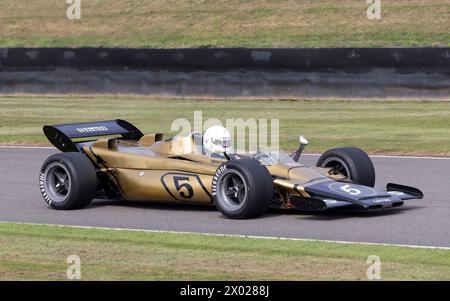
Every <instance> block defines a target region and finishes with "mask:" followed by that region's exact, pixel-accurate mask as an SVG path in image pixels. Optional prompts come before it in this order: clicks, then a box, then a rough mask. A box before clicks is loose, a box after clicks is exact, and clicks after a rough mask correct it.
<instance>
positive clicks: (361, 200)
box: [294, 181, 423, 210]
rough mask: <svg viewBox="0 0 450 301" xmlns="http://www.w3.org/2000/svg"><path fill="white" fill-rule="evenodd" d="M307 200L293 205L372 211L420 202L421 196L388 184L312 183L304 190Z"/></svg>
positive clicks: (298, 201) (404, 188)
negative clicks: (374, 185) (410, 202)
mask: <svg viewBox="0 0 450 301" xmlns="http://www.w3.org/2000/svg"><path fill="white" fill-rule="evenodd" d="M304 191H305V192H306V193H308V194H309V195H310V196H311V197H310V198H302V199H299V200H296V201H295V202H294V205H295V206H296V207H298V208H300V209H303V210H327V209H333V208H340V207H347V208H348V209H350V208H352V209H362V210H375V209H385V208H393V207H399V206H402V205H403V202H404V201H405V200H410V199H422V198H423V193H422V192H421V191H420V190H419V189H417V188H413V187H409V186H404V185H399V184H393V183H389V184H388V185H387V186H386V188H385V189H377V188H372V187H367V186H362V185H356V184H351V183H343V182H337V181H330V182H323V183H318V184H312V185H309V186H306V187H304Z"/></svg>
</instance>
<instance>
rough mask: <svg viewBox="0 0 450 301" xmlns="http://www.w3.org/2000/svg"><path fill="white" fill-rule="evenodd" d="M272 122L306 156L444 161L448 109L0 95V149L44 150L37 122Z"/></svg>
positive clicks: (147, 126)
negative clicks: (361, 153) (353, 151)
mask: <svg viewBox="0 0 450 301" xmlns="http://www.w3.org/2000/svg"><path fill="white" fill-rule="evenodd" d="M198 110H201V111H203V121H205V120H206V119H208V118H219V119H220V120H221V121H222V122H224V123H225V121H226V119H230V118H232V119H237V118H242V119H249V118H254V119H269V120H270V119H272V118H276V119H279V122H280V130H279V132H280V146H281V148H283V149H286V150H293V149H295V148H296V146H297V143H298V142H297V141H298V140H297V137H298V135H299V134H304V135H305V136H306V137H307V138H308V139H309V140H310V145H309V146H308V147H307V151H309V152H320V151H324V150H326V149H329V148H332V147H337V146H350V145H353V146H358V147H361V148H363V149H365V150H366V151H368V152H370V153H383V154H415V155H446V156H448V155H450V139H449V135H448V133H449V132H450V103H448V102H439V101H436V102H434V101H423V102H420V101H414V102H409V101H331V100H330V101H278V100H226V101H220V100H173V99H151V98H145V97H125V96H123V97H112V96H111V97H108V96H98V97H21V96H17V97H0V120H1V122H0V143H2V144H45V143H48V142H47V140H46V138H45V136H44V135H43V133H42V126H43V125H45V124H59V123H70V122H82V121H93V120H105V119H116V118H121V119H126V120H128V121H130V122H132V123H133V124H136V125H137V126H138V127H139V128H141V129H142V130H143V131H144V132H154V131H158V132H163V133H166V134H167V136H170V135H174V134H176V132H174V131H170V127H171V123H172V121H173V120H174V119H176V118H187V119H189V120H190V121H192V120H193V116H194V111H198Z"/></svg>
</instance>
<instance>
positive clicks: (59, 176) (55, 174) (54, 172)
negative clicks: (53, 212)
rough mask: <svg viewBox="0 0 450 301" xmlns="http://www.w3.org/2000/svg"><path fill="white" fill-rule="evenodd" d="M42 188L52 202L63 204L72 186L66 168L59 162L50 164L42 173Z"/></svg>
mask: <svg viewBox="0 0 450 301" xmlns="http://www.w3.org/2000/svg"><path fill="white" fill-rule="evenodd" d="M44 186H45V191H46V193H47V195H48V196H49V197H50V199H51V200H52V202H55V203H61V202H64V201H65V200H66V198H67V196H68V195H69V193H70V188H71V186H72V183H71V180H70V175H69V172H68V170H67V168H66V167H65V166H64V165H63V164H61V163H59V162H55V163H52V164H50V165H49V166H48V167H47V168H46V169H45V172H44Z"/></svg>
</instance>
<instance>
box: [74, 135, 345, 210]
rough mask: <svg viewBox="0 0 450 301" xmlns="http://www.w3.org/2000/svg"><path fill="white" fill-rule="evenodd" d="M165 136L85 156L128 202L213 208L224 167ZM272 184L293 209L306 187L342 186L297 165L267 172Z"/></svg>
mask: <svg viewBox="0 0 450 301" xmlns="http://www.w3.org/2000/svg"><path fill="white" fill-rule="evenodd" d="M162 138H163V137H162V134H147V135H144V136H143V137H142V138H141V139H140V140H139V141H126V140H120V139H100V140H98V141H96V142H95V143H94V144H92V145H85V146H84V147H83V151H84V152H85V153H86V154H87V155H88V157H89V158H90V159H91V160H92V161H93V162H94V163H95V164H96V165H97V166H98V168H99V169H100V170H101V171H102V172H104V173H105V174H106V175H108V178H109V179H110V181H112V182H113V183H114V184H115V186H116V187H117V189H118V190H119V192H120V194H121V195H122V196H123V197H124V198H125V199H128V200H132V201H146V202H152V201H154V202H161V201H163V202H173V203H191V204H212V202H213V200H212V196H211V185H212V178H213V175H214V173H215V172H216V170H217V168H218V167H219V166H220V165H221V164H222V163H223V162H225V159H222V158H211V157H208V156H206V155H203V154H201V153H199V152H196V147H197V145H198V144H196V141H195V138H194V137H193V136H188V137H184V138H176V139H175V138H174V139H175V140H174V139H172V140H167V141H163V140H162ZM266 167H267V169H268V170H269V172H270V174H271V175H272V177H273V179H274V182H273V183H274V187H275V188H276V194H277V195H276V196H275V197H276V199H278V200H279V201H280V205H281V206H282V207H285V208H289V207H290V206H291V205H290V197H292V196H298V197H309V195H308V194H307V193H306V192H305V190H304V187H305V186H307V185H311V184H317V183H320V182H323V181H329V179H330V178H333V179H334V180H342V179H344V177H343V176H342V175H330V174H328V172H329V170H328V169H324V168H314V167H313V168H310V167H306V166H304V165H302V164H299V163H296V162H289V163H278V164H275V165H268V166H266Z"/></svg>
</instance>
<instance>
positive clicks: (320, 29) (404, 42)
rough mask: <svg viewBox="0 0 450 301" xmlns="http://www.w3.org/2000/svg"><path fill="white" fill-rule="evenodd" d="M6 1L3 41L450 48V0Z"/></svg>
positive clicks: (0, 24) (0, 21)
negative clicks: (77, 9) (370, 13)
mask: <svg viewBox="0 0 450 301" xmlns="http://www.w3.org/2000/svg"><path fill="white" fill-rule="evenodd" d="M81 2H82V5H81V20H76V21H69V20H68V19H67V17H66V8H67V5H66V1H61V0H34V1H28V0H0V8H1V9H0V28H1V31H0V47H18V46H27V47H30V46H35V47H60V46H68V47H80V46H106V47H169V48H173V47H211V46H216V47H374V46H423V45H427V46H449V45H450V13H449V12H450V2H449V1H441V0H427V1H421V0H397V1H382V18H381V20H369V19H368V18H367V9H368V5H367V4H366V1H362V0H361V1H355V0H339V1H335V0H314V1H311V0H308V1H294V0H275V1H274V0H258V1H257V0H226V1H225V0H152V1H136V0H121V1H116V0H89V1H81Z"/></svg>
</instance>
